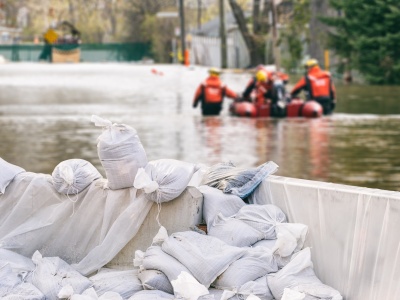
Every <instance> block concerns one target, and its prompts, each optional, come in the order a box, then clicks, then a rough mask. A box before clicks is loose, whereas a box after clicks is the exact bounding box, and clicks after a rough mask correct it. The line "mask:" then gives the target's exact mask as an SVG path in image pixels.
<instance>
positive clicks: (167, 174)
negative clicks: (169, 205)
mask: <svg viewBox="0 0 400 300" xmlns="http://www.w3.org/2000/svg"><path fill="white" fill-rule="evenodd" d="M197 169H198V168H197V167H196V165H195V164H191V163H187V162H183V161H179V160H175V159H159V160H154V161H150V162H149V163H148V164H147V165H146V167H145V168H144V169H142V168H141V169H139V171H138V173H137V175H136V177H135V181H134V184H133V186H134V187H135V188H137V189H143V190H144V192H145V195H146V199H148V200H150V201H153V202H156V203H162V202H167V201H170V200H172V199H175V198H177V197H179V195H180V194H182V192H183V191H184V190H185V188H186V187H187V185H188V183H189V182H190V180H191V178H192V176H193V174H194V173H195V172H196V171H197Z"/></svg>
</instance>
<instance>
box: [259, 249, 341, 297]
mask: <svg viewBox="0 0 400 300" xmlns="http://www.w3.org/2000/svg"><path fill="white" fill-rule="evenodd" d="M267 279H268V286H269V288H270V289H271V292H272V294H273V295H274V297H275V298H276V299H281V298H282V296H283V293H284V290H285V288H289V289H292V290H294V291H297V292H301V293H304V294H305V295H306V299H309V300H311V299H326V300H342V299H343V298H342V296H341V295H340V293H339V292H338V291H337V290H335V289H333V288H332V287H329V286H327V285H325V284H323V283H322V282H321V281H320V280H319V279H318V278H317V276H316V275H315V273H314V270H313V263H312V262H311V251H310V248H305V249H303V250H301V251H300V252H298V253H297V254H295V255H293V257H292V260H291V261H290V263H288V264H287V265H286V266H285V267H283V268H282V269H281V270H279V271H278V272H277V273H275V274H270V275H269V276H268V277H267Z"/></svg>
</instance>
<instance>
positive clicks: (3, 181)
mask: <svg viewBox="0 0 400 300" xmlns="http://www.w3.org/2000/svg"><path fill="white" fill-rule="evenodd" d="M22 172H25V170H24V169H22V168H21V167H18V166H16V165H13V164H10V163H9V162H6V161H5V160H4V159H2V158H1V157H0V194H4V192H5V190H6V188H7V186H8V185H9V184H10V182H11V181H12V180H13V179H14V177H15V176H17V175H18V174H20V173H22Z"/></svg>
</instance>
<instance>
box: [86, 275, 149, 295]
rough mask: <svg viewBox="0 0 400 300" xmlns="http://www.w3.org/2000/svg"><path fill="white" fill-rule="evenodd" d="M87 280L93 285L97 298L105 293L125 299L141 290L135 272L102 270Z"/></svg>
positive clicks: (140, 284)
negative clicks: (111, 293) (115, 294)
mask: <svg viewBox="0 0 400 300" xmlns="http://www.w3.org/2000/svg"><path fill="white" fill-rule="evenodd" d="M89 280H90V281H91V282H92V283H93V288H94V289H95V291H96V293H97V295H99V296H102V295H103V294H104V293H106V292H115V293H118V294H119V295H121V296H122V298H124V299H126V298H129V297H131V296H132V295H133V294H135V293H136V292H138V291H141V290H143V287H142V283H141V282H140V280H139V278H138V271H137V270H113V269H107V268H102V269H100V271H99V272H98V273H97V274H96V275H93V276H91V277H89Z"/></svg>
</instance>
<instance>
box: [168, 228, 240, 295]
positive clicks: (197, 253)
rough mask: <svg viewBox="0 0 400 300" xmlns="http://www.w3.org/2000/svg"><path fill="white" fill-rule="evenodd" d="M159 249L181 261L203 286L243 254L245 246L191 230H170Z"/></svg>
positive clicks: (208, 284) (206, 285) (208, 283)
mask: <svg viewBox="0 0 400 300" xmlns="http://www.w3.org/2000/svg"><path fill="white" fill-rule="evenodd" d="M162 250H163V251H164V252H166V253H168V254H169V255H171V256H173V257H174V258H176V259H177V260H178V261H180V262H181V263H182V264H183V265H184V266H185V267H186V268H188V270H189V271H190V272H188V273H189V274H192V275H193V276H194V277H195V278H196V279H197V280H198V281H199V282H200V283H201V284H202V285H204V286H205V287H206V288H208V287H210V284H211V283H212V282H213V281H214V280H215V279H216V278H217V276H218V275H220V274H221V273H223V272H224V271H225V270H226V269H227V268H228V266H229V265H230V264H231V263H232V262H234V261H235V260H237V259H238V258H239V257H241V256H242V255H243V254H244V253H245V249H242V248H239V247H233V246H229V245H228V244H226V243H224V242H223V241H221V240H219V239H217V238H215V237H212V236H208V235H203V234H199V233H197V232H193V231H185V232H177V233H173V234H172V235H171V236H170V237H169V238H168V239H167V240H166V241H165V242H164V243H163V245H162Z"/></svg>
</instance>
